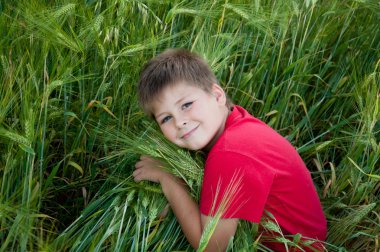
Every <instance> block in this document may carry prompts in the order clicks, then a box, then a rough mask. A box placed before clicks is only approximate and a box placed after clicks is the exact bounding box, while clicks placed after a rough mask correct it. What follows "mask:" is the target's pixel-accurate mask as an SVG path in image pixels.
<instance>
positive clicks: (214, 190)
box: [200, 151, 274, 223]
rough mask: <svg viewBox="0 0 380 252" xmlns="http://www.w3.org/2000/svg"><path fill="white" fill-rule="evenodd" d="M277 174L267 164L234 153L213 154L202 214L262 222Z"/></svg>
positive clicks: (205, 180) (207, 170)
mask: <svg viewBox="0 0 380 252" xmlns="http://www.w3.org/2000/svg"><path fill="white" fill-rule="evenodd" d="M273 180H274V173H273V171H272V170H271V169H270V167H267V166H266V165H265V164H264V163H260V161H259V160H255V159H254V158H252V157H247V156H245V155H242V154H240V153H235V152H231V151H220V152H216V153H213V154H212V156H209V157H208V158H207V160H206V164H205V171H204V177H203V183H202V191H201V199H200V211H201V213H202V214H204V215H209V216H214V215H215V214H216V213H217V211H218V209H219V210H222V213H223V214H222V218H239V219H244V220H248V221H251V222H256V223H258V222H260V218H261V216H262V214H263V211H264V206H265V204H266V201H267V199H268V196H269V193H270V190H271V187H272V184H273Z"/></svg>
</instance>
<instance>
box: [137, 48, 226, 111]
mask: <svg viewBox="0 0 380 252" xmlns="http://www.w3.org/2000/svg"><path fill="white" fill-rule="evenodd" d="M180 81H186V82H188V83H189V84H191V85H194V86H197V87H199V88H201V89H203V90H204V91H206V92H210V91H211V87H212V84H213V83H216V84H217V83H218V82H217V79H216V77H215V75H214V73H213V72H212V71H211V69H210V67H209V66H208V64H207V63H206V61H205V60H203V59H202V58H201V57H200V56H198V55H197V54H195V53H192V52H190V51H187V50H185V49H168V50H166V51H164V52H163V53H161V54H159V55H158V56H157V57H154V58H153V59H151V60H150V61H149V62H148V63H147V64H145V66H144V67H143V70H142V72H141V76H140V81H139V83H138V98H139V103H140V106H141V107H142V109H143V110H144V111H145V113H147V114H148V115H149V116H152V108H151V107H150V106H151V102H152V100H153V99H154V98H156V97H157V96H158V95H160V93H161V91H162V90H163V89H164V88H165V87H167V86H170V85H173V84H175V83H177V82H180ZM227 100H228V101H227V106H228V107H230V106H229V105H232V104H230V103H231V102H230V101H229V99H228V98H227Z"/></svg>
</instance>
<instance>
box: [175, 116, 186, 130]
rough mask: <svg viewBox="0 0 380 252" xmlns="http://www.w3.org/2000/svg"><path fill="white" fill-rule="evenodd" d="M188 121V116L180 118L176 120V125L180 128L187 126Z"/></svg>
mask: <svg viewBox="0 0 380 252" xmlns="http://www.w3.org/2000/svg"><path fill="white" fill-rule="evenodd" d="M187 123H188V120H187V119H186V118H178V119H177V120H176V125H177V127H178V128H182V127H184V126H186V125H187Z"/></svg>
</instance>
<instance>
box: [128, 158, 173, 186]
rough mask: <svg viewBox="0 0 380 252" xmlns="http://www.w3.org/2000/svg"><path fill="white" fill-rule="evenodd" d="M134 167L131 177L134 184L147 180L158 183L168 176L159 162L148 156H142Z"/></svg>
mask: <svg viewBox="0 0 380 252" xmlns="http://www.w3.org/2000/svg"><path fill="white" fill-rule="evenodd" d="M135 167H136V170H135V171H134V172H133V174H132V175H133V177H134V179H135V181H136V182H139V181H142V180H148V181H152V182H156V183H160V182H161V180H162V178H163V177H165V176H167V175H169V173H167V172H166V171H164V170H163V169H162V168H163V167H164V166H163V164H162V163H161V162H160V161H158V160H156V159H154V158H152V157H149V156H144V155H142V156H141V157H140V161H138V162H137V163H136V165H135Z"/></svg>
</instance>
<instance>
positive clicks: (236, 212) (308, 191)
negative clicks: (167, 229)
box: [200, 106, 327, 240]
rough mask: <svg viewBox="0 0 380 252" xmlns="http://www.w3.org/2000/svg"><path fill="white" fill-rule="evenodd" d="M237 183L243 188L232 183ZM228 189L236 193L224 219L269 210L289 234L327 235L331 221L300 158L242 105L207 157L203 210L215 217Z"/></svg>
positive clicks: (258, 215)
mask: <svg viewBox="0 0 380 252" xmlns="http://www.w3.org/2000/svg"><path fill="white" fill-rule="evenodd" d="M233 181H235V182H236V181H239V186H238V187H236V186H233V185H232V186H231V184H233ZM237 189H238V191H236V190H237ZM226 191H230V192H234V193H232V195H233V196H232V197H233V198H232V199H231V201H229V202H228V203H227V204H226V207H225V210H224V211H223V212H224V213H223V215H222V218H238V219H244V220H248V221H250V222H255V223H259V222H260V219H261V217H262V216H263V213H264V210H266V211H268V212H270V213H271V214H272V215H273V216H274V217H275V219H276V221H277V222H278V224H279V225H280V226H281V228H282V229H284V230H286V231H287V232H289V233H290V234H297V233H300V234H302V236H303V237H309V238H313V239H318V240H325V238H326V232H327V230H326V219H325V216H324V213H323V210H322V207H321V204H320V201H319V197H318V194H317V192H316V189H315V187H314V184H313V181H312V178H311V176H310V172H309V171H308V169H307V168H306V166H305V164H304V162H303V161H302V159H301V157H300V156H299V155H298V153H297V151H296V150H295V148H294V147H293V146H292V145H291V144H290V143H289V142H288V141H287V140H286V139H285V138H284V137H282V136H281V135H279V134H278V133H277V132H276V131H274V130H273V129H272V128H270V127H269V126H268V125H266V124H265V123H263V122H262V121H260V120H258V119H257V118H254V117H253V116H251V115H250V114H249V113H248V112H247V111H246V110H244V109H243V108H241V107H239V106H234V109H233V111H232V112H231V114H230V115H229V117H228V118H227V121H226V125H225V129H224V132H223V133H222V135H221V136H220V137H219V139H218V140H217V142H216V143H215V145H214V146H213V147H212V149H211V151H210V152H209V154H208V156H207V160H206V164H205V170H204V178H203V185H202V192H201V199H200V211H201V213H202V214H205V215H214V214H215V213H216V210H217V208H218V206H219V204H220V203H221V199H222V198H223V195H224V194H225V192H226ZM227 194H228V193H227Z"/></svg>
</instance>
